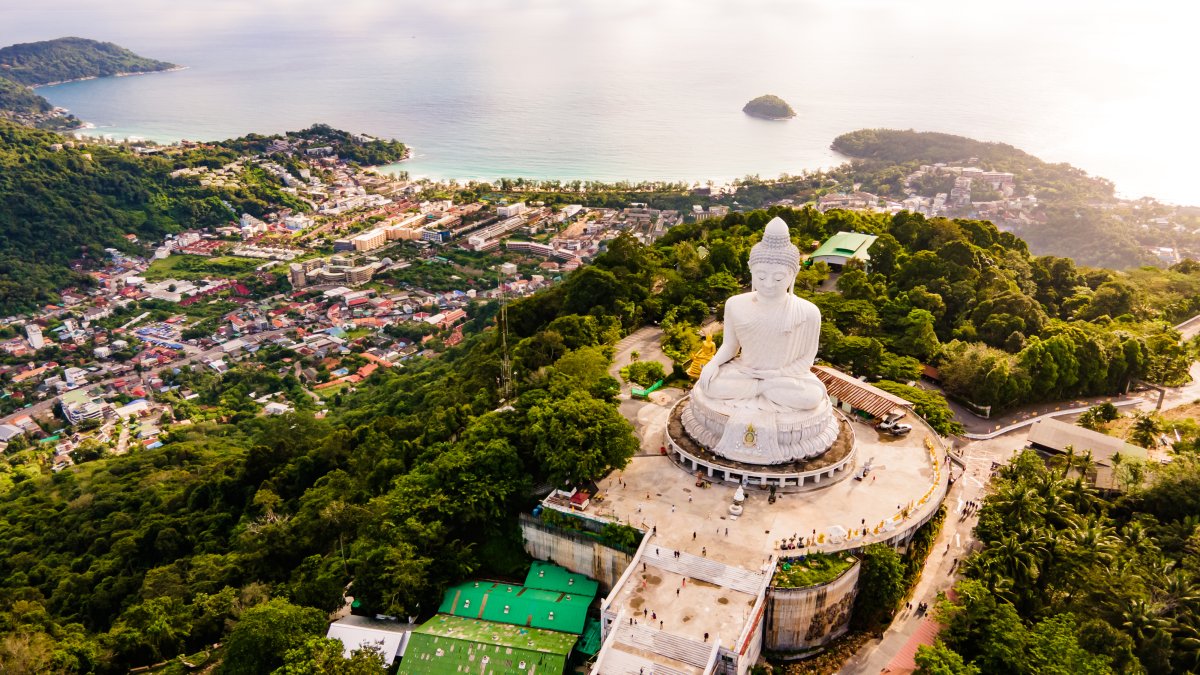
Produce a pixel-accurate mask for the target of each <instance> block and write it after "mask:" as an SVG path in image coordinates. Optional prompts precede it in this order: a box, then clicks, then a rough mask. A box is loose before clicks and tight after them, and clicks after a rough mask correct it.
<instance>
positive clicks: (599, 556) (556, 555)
mask: <svg viewBox="0 0 1200 675" xmlns="http://www.w3.org/2000/svg"><path fill="white" fill-rule="evenodd" d="M521 534H522V535H523V536H524V538H525V552H526V553H528V554H529V555H531V556H533V557H534V558H537V559H538V560H549V561H550V562H553V563H554V564H556V565H562V566H563V567H565V568H567V569H569V570H571V571H572V572H575V573H576V574H583V575H585V576H589V577H591V578H593V579H595V580H596V581H599V582H600V588H601V590H602V591H604V592H605V593H607V592H608V591H609V590H611V589H612V587H613V585H614V584H616V583H617V580H618V579H620V578H621V573H622V572H624V571H625V568H627V567H629V565H630V563H631V562H633V555H634V552H633V551H624V550H621V549H617V548H613V547H611V546H608V545H607V544H602V543H600V542H599V541H597V540H595V539H593V538H592V537H589V536H587V535H585V534H580V533H578V532H572V531H571V530H567V529H563V528H561V527H555V526H553V525H547V524H546V523H543V522H542V521H541V520H539V519H537V518H534V517H533V516H531V515H529V514H526V513H522V514H521Z"/></svg>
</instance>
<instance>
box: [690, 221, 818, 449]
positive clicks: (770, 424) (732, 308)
mask: <svg viewBox="0 0 1200 675" xmlns="http://www.w3.org/2000/svg"><path fill="white" fill-rule="evenodd" d="M799 271H800V251H799V250H798V249H797V248H796V246H795V245H794V244H792V240H791V236H790V235H789V233H788V227H787V224H786V223H785V222H783V220H782V219H780V218H775V219H774V220H772V221H771V222H770V223H768V224H767V227H766V230H765V231H764V232H763V238H762V241H760V242H759V243H757V244H755V245H754V247H753V248H752V249H750V274H751V279H752V280H751V291H750V292H749V293H742V294H739V295H735V296H733V297H731V298H729V300H728V301H726V303H725V328H724V330H725V336H724V341H723V342H722V344H721V348H720V349H718V350H717V353H716V354H714V355H713V357H712V359H711V360H710V361H709V362H708V363H707V364H705V366H704V368H703V369H702V370H701V372H700V377H699V379H698V380H697V381H696V385H695V387H693V389H692V395H691V401H690V402H689V404H688V406H687V408H686V409H685V410H684V413H683V423H684V427H685V428H686V429H687V431H688V434H689V435H691V436H692V438H693V439H695V440H696V441H699V442H700V443H701V444H703V445H705V446H707V447H708V448H709V449H710V450H711V451H713V452H715V453H717V454H719V455H721V456H723V457H726V458H728V459H732V460H735V461H739V462H746V463H749V464H782V463H785V462H791V461H794V460H799V459H805V458H809V457H815V456H817V455H819V454H821V453H823V452H825V451H826V450H827V449H829V446H830V445H832V444H833V441H834V440H835V439H836V438H837V435H838V421H837V418H836V416H835V415H834V413H833V406H832V405H831V404H830V401H829V395H828V393H827V392H826V391H825V385H824V384H822V383H821V381H820V380H818V379H817V377H816V375H814V374H813V372H812V365H813V359H815V358H816V355H817V344H818V341H819V339H820V335H821V312H820V310H818V309H817V307H816V305H814V304H812V303H811V302H809V301H807V300H804V299H802V298H799V297H796V295H795V294H794V293H793V288H794V286H795V283H796V274H797V273H799Z"/></svg>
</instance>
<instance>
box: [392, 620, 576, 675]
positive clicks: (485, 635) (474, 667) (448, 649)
mask: <svg viewBox="0 0 1200 675" xmlns="http://www.w3.org/2000/svg"><path fill="white" fill-rule="evenodd" d="M576 639H577V638H576V636H574V635H570V634H567V633H559V632H557V631H551V630H539V629H537V628H523V627H521V626H512V625H508V624H501V623H493V622H490V621H479V620H476V619H467V618H462V617H457V616H447V615H445V614H438V615H437V616H435V617H433V618H432V619H430V620H429V621H426V622H425V624H424V625H422V626H421V627H420V628H418V629H416V630H415V631H413V633H412V637H411V638H410V639H409V642H408V647H407V648H406V649H405V652H404V659H403V660H402V661H401V662H400V670H399V672H400V673H401V674H403V675H442V674H451V673H474V674H476V675H502V674H504V673H522V674H525V675H551V674H553V675H561V673H562V672H563V670H564V669H565V668H566V664H567V657H568V656H570V654H571V648H572V647H573V646H574V645H575V641H576ZM484 659H487V661H486V663H485V661H484Z"/></svg>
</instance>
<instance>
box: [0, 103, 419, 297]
mask: <svg viewBox="0 0 1200 675" xmlns="http://www.w3.org/2000/svg"><path fill="white" fill-rule="evenodd" d="M295 135H297V136H300V135H303V136H304V137H305V138H310V139H320V142H321V143H326V144H329V145H330V146H331V147H332V148H334V149H335V150H336V151H337V152H339V153H342V154H344V155H346V156H347V158H355V157H360V156H361V157H362V158H363V159H364V160H380V161H395V160H396V159H399V158H400V157H402V156H403V153H404V152H405V148H404V145H403V144H400V143H398V142H395V141H378V140H372V141H366V142H364V141H360V140H356V139H354V137H353V136H352V135H350V134H348V133H346V132H343V131H339V130H335V129H332V128H330V127H328V126H324V125H317V126H314V127H312V128H310V129H307V130H305V131H302V132H296V134H295ZM273 138H276V137H268V136H255V137H252V138H248V139H238V140H234V141H228V142H225V143H223V144H222V143H218V144H211V145H208V146H201V147H197V148H192V149H186V150H184V149H181V150H179V151H177V152H173V153H171V154H169V155H139V154H136V153H134V152H133V151H132V150H130V149H128V148H124V147H120V146H112V145H105V144H100V143H87V144H85V143H75V142H70V141H68V140H67V139H65V138H63V137H61V136H58V135H56V134H53V133H49V132H44V131H38V130H34V129H29V128H27V127H23V126H20V125H17V124H14V123H11V122H6V121H3V120H0V315H7V314H11V313H13V312H15V311H20V310H28V309H31V308H33V307H37V306H40V305H43V304H45V303H46V302H48V301H51V300H53V299H54V298H55V297H56V291H57V290H58V289H60V288H62V287H64V286H66V285H68V284H87V283H89V278H88V277H86V276H83V275H77V274H74V273H72V272H71V271H70V269H69V267H68V265H69V263H71V262H72V261H79V262H80V265H81V266H82V268H84V269H86V268H87V267H88V266H89V265H91V264H94V263H96V262H98V261H101V260H103V257H104V255H105V254H104V252H103V249H104V248H105V247H117V248H121V249H124V250H127V251H129V250H136V248H135V247H133V245H132V244H130V243H129V242H128V241H127V240H126V239H125V237H124V235H126V234H134V235H137V237H138V238H139V239H141V240H143V241H148V242H153V241H157V240H161V239H162V237H163V235H164V234H166V233H169V232H176V231H179V230H182V229H188V228H200V227H211V226H219V225H224V224H227V223H229V222H231V221H233V220H236V219H237V218H238V217H239V216H240V215H241V214H242V213H250V214H251V215H254V216H262V215H264V214H265V213H266V212H268V211H272V210H275V209H278V208H280V207H281V206H291V207H294V208H296V209H297V210H303V209H305V208H307V207H306V206H305V205H304V204H303V203H302V202H298V201H297V200H295V199H294V198H293V197H291V196H290V195H288V194H286V193H284V192H283V191H282V188H283V185H282V183H279V182H278V180H276V179H273V178H272V177H269V176H265V175H264V176H262V177H255V179H254V180H245V181H241V182H240V183H239V184H237V185H236V186H226V187H206V186H202V185H200V183H199V181H197V180H196V179H194V178H172V177H171V176H170V174H171V172H172V171H174V170H175V169H178V168H182V167H188V166H200V165H204V166H221V165H222V164H226V163H229V162H232V161H234V160H236V159H238V158H240V157H243V156H246V155H247V154H248V153H249V152H251V150H252V149H253V148H255V147H256V146H258V145H260V144H261V145H262V146H264V147H265V145H266V144H267V143H269V142H270V141H271V140H272V139H273ZM249 170H250V169H247V171H249Z"/></svg>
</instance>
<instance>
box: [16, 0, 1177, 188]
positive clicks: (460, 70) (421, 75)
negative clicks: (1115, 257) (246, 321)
mask: <svg viewBox="0 0 1200 675" xmlns="http://www.w3.org/2000/svg"><path fill="white" fill-rule="evenodd" d="M1197 14H1200V9H1197V8H1196V6H1192V5H1187V4H1175V3H1167V2H1164V1H1154V2H1148V3H1139V4H1137V5H1136V6H1135V5H1131V4H1129V3H1116V2H1087V3H1083V2H1053V3H1050V2H1042V1H1037V2H1034V1H1032V0H1010V1H1007V2H1003V3H987V4H986V6H985V5H983V4H981V3H963V2H959V1H957V0H923V1H920V2H915V1H914V2H897V1H895V0H839V1H837V2H834V1H833V0H828V1H821V2H817V1H813V0H797V1H787V0H778V1H774V0H750V1H748V2H737V3H733V2H725V1H715V0H714V1H703V0H663V1H661V2H654V3H650V2H645V1H643V0H528V1H518V0H470V1H468V0H440V1H439V2H437V3H431V2H412V1H408V0H402V1H400V2H389V3H383V2H368V1H366V0H345V1H343V2H338V3H328V2H323V1H319V0H256V1H255V2H245V1H244V0H237V1H233V0H203V1H201V0H175V1H173V2H170V3H165V2H162V1H161V0H112V1H110V2H107V3H95V2H92V1H91V0H60V1H57V2H55V3H47V4H46V5H36V4H31V3H27V2H23V1H21V0H0V16H3V17H4V19H5V21H4V23H3V25H0V43H3V44H11V43H15V42H27V41H33V40H42V39H49V38H54V37H61V36H64V35H77V36H81V37H88V38H93V39H98V40H107V41H112V42H116V43H118V44H120V45H122V46H125V47H128V48H130V49H132V50H134V51H136V52H138V53H140V54H142V55H145V56H149V57H153V58H158V59H163V60H167V61H171V62H174V63H178V64H181V65H184V66H186V67H187V69H186V70H182V71H179V72H173V73H162V74H154V75H147V76H141V77H125V78H107V79H101V80H92V81H85V82H74V83H68V84H62V85H57V86H52V87H43V88H41V89H39V92H40V93H41V94H42V95H43V96H45V97H46V98H48V99H49V100H50V101H51V102H53V103H54V104H56V105H60V106H63V107H66V108H68V109H70V110H71V111H72V112H73V113H75V114H76V115H78V116H79V117H81V118H83V119H85V120H87V121H89V122H91V123H93V124H95V125H96V127H97V128H96V129H95V130H93V131H92V132H91V133H98V134H103V135H108V136H111V137H115V138H125V137H138V138H145V139H152V140H156V141H175V140H179V139H183V138H187V139H196V140H212V139H220V138H227V137H232V136H239V135H243V134H246V133H250V132H258V133H271V132H278V131H283V130H287V129H297V128H301V127H304V126H308V125H310V124H312V123H314V122H327V123H329V124H332V125H334V126H337V127H341V128H345V129H348V130H353V131H359V132H365V133H369V134H374V135H381V136H388V137H393V138H397V139H399V140H402V141H404V142H405V143H408V144H409V145H411V146H412V147H413V149H414V156H413V158H412V159H411V160H410V161H407V162H404V163H403V165H402V166H401V167H400V168H402V169H403V170H406V171H408V172H409V173H410V174H411V175H413V176H426V177H431V178H456V179H460V180H467V179H480V178H483V179H493V178H496V177H500V176H508V177H516V176H523V177H527V178H560V179H565V180H574V179H596V180H606V181H613V180H625V179H628V180H643V179H666V180H687V181H698V182H700V183H704V182H706V181H709V180H712V181H718V182H719V181H725V180H729V179H732V178H737V177H742V176H746V175H759V176H762V177H772V176H777V175H779V174H781V173H799V172H801V171H803V170H806V169H814V168H820V167H828V166H833V165H835V164H838V163H840V162H841V161H843V158H841V157H839V156H837V155H836V154H835V153H833V152H832V151H831V150H830V149H829V144H830V142H831V141H832V140H833V138H834V137H835V136H836V135H838V134H840V133H843V132H846V131H851V130H854V129H859V128H863V127H893V128H912V129H918V130H925V131H943V132H948V133H955V134H962V135H965V136H970V137H973V138H978V139H981V140H989V141H1001V142H1005V143H1009V144H1012V145H1015V146H1017V147H1019V148H1021V149H1024V150H1026V151H1028V152H1030V153H1032V154H1035V155H1037V156H1039V157H1041V158H1043V159H1046V160H1048V161H1056V162H1060V161H1061V162H1069V163H1071V164H1074V165H1075V166H1077V167H1080V168H1082V169H1084V170H1086V171H1087V172H1089V173H1091V174H1093V175H1100V176H1104V177H1106V178H1109V179H1111V180H1113V181H1115V183H1116V185H1117V190H1118V192H1119V193H1120V194H1122V195H1123V196H1127V197H1140V196H1147V195H1149V196H1154V197H1156V198H1158V199H1160V200H1163V201H1167V202H1172V203H1187V204H1200V182H1198V181H1196V180H1195V179H1194V178H1193V175H1194V171H1193V169H1192V164H1193V162H1194V161H1195V160H1196V158H1197V157H1200V134H1197V133H1196V132H1195V126H1194V122H1193V120H1192V117H1193V112H1192V111H1193V110H1194V109H1195V105H1194V104H1195V103H1196V102H1197V99H1198V98H1200V96H1198V95H1197V93H1196V89H1195V87H1193V86H1191V85H1190V84H1189V82H1190V81H1191V73H1192V71H1193V70H1194V69H1195V67H1196V66H1197V65H1198V63H1197V61H1198V60H1200V59H1197V55H1196V50H1195V47H1194V38H1193V37H1192V35H1191V34H1190V32H1191V30H1192V26H1194V25H1196V21H1195V19H1196V18H1198V17H1197ZM764 93H772V94H776V95H779V96H781V97H783V98H784V99H785V100H787V101H788V102H789V103H791V105H792V106H793V107H794V108H795V109H796V111H797V113H798V114H797V116H796V117H795V118H793V119H791V120H788V121H780V122H776V121H765V120H759V119H754V118H750V117H748V116H746V115H745V114H743V113H742V112H741V108H742V106H743V105H744V104H745V103H746V101H748V100H750V99H751V98H754V97H755V96H758V95H760V94H764Z"/></svg>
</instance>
